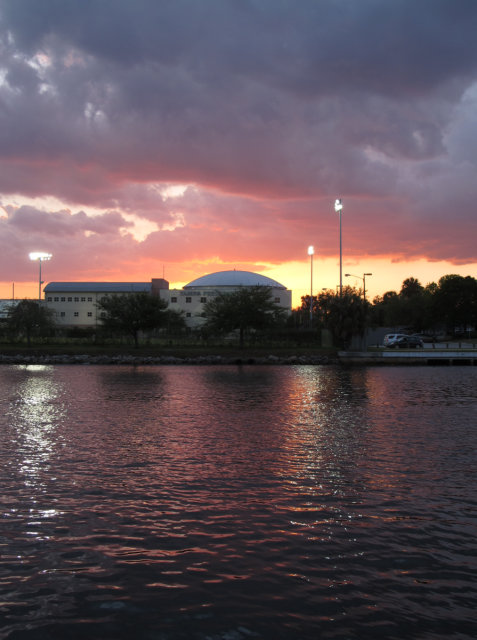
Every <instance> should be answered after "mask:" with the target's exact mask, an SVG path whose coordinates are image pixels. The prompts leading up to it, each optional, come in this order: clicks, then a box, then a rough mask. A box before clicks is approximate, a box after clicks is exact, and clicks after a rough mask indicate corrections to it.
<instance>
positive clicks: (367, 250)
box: [0, 0, 477, 305]
mask: <svg viewBox="0 0 477 640" xmlns="http://www.w3.org/2000/svg"><path fill="white" fill-rule="evenodd" d="M476 28H477V1H476V0H87V1H86V0H62V1H60V2H58V0H0V298H9V297H11V296H12V291H13V289H14V291H15V297H17V298H23V297H30V296H31V297H35V296H36V295H37V294H38V265H37V264H35V263H32V262H31V261H30V260H29V259H28V253H29V252H30V251H47V252H50V253H52V254H53V258H52V260H51V261H50V262H48V263H45V264H44V268H43V279H44V280H45V283H47V282H50V281H88V280H106V281H149V280H150V279H151V278H152V277H163V276H164V277H165V278H166V279H167V280H169V282H170V283H171V286H182V285H184V284H186V283H187V282H189V281H190V280H193V279H195V278H197V277H199V276H201V275H204V274H206V273H210V272H214V271H222V270H228V269H243V270H247V271H256V272H259V273H262V274H264V275H267V276H269V277H272V278H274V279H276V280H279V281H280V282H282V283H283V284H284V285H286V286H287V287H288V288H290V289H293V291H294V304H295V305H298V304H299V301H300V296H301V295H304V294H307V293H309V290H310V260H309V257H308V255H307V248H308V245H310V244H312V245H314V247H315V256H314V273H313V286H314V290H315V293H316V292H317V291H319V290H321V289H322V288H323V287H330V288H335V287H336V285H337V284H338V283H339V220H338V215H337V214H336V213H335V211H334V206H333V205H334V201H335V198H337V197H340V198H342V199H343V214H342V229H343V233H342V240H343V274H344V273H348V272H350V273H353V274H355V275H357V276H362V274H363V273H364V272H372V273H373V276H372V277H367V279H366V285H367V289H368V291H369V296H370V298H372V297H373V296H374V295H376V294H381V293H384V292H385V291H388V290H390V289H394V290H399V289H400V286H401V283H402V281H403V280H404V279H405V278H407V277H409V276H414V277H416V278H419V280H420V281H421V283H422V284H426V283H428V282H431V281H437V280H438V279H439V278H440V277H441V276H442V275H445V274H448V273H460V274H462V275H472V276H474V277H475V276H477V224H476V215H475V211H476V202H477V166H476V165H477V37H476ZM13 283H14V287H13ZM348 283H349V284H352V285H356V286H361V281H360V280H359V279H357V278H344V284H348Z"/></svg>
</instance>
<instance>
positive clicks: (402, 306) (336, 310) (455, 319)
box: [292, 274, 477, 345]
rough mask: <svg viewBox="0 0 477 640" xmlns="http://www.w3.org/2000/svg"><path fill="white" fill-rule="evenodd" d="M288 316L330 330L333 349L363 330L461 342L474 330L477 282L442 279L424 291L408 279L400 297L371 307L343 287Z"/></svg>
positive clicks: (390, 295)
mask: <svg viewBox="0 0 477 640" xmlns="http://www.w3.org/2000/svg"><path fill="white" fill-rule="evenodd" d="M301 301H302V304H301V307H300V308H299V309H297V310H295V311H294V312H293V313H292V315H293V316H294V317H295V322H296V323H301V324H302V325H306V324H307V323H308V324H310V323H311V324H312V325H314V326H315V327H316V326H318V327H322V328H326V329H329V330H330V331H331V332H332V335H333V338H334V340H335V343H336V344H337V345H340V344H343V343H346V342H347V341H349V340H350V339H351V337H352V336H353V335H362V334H363V333H364V331H365V328H366V327H401V328H403V329H406V330H408V331H410V332H413V333H429V334H431V335H432V334H437V333H445V334H446V335H450V336H465V335H469V336H470V335H471V333H472V334H473V333H475V331H476V328H477V280H476V279H475V278H473V277H471V276H460V275H455V274H449V275H445V276H443V277H442V278H440V280H439V281H438V282H437V283H436V282H431V283H430V284H427V285H425V286H423V285H422V284H421V283H420V282H419V280H418V279H416V278H413V277H410V278H407V279H405V280H404V281H403V283H402V286H401V289H400V291H387V292H386V293H384V294H383V295H379V296H376V297H375V298H374V299H373V301H372V302H369V301H367V300H365V299H364V296H363V292H362V290H361V289H356V288H354V287H344V288H343V291H342V295H340V294H339V293H338V292H334V291H331V290H326V291H322V292H321V293H320V294H318V295H317V296H316V297H315V296H314V297H313V308H312V312H311V319H310V296H303V297H302V299H301Z"/></svg>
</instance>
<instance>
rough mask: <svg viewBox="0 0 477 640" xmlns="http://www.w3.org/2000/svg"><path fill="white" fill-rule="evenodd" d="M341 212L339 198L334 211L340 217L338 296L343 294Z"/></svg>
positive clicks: (341, 203)
mask: <svg viewBox="0 0 477 640" xmlns="http://www.w3.org/2000/svg"><path fill="white" fill-rule="evenodd" d="M342 210H343V201H342V200H341V198H336V200H335V211H336V213H338V214H339V216H340V296H341V295H342V293H343V246H342V243H341V211H342Z"/></svg>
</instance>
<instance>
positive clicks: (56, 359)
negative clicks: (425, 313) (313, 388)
mask: <svg viewBox="0 0 477 640" xmlns="http://www.w3.org/2000/svg"><path fill="white" fill-rule="evenodd" d="M336 362H337V360H335V359H333V358H330V357H328V356H323V355H321V356H318V355H307V356H303V355H300V356H284V357H279V356H275V355H268V356H264V357H254V356H250V357H248V356H246V355H244V356H243V357H237V356H220V355H219V356H218V355H210V356H206V355H204V356H195V357H181V358H179V357H176V356H170V355H164V356H135V355H120V354H119V355H114V356H110V355H86V354H85V355H46V354H41V355H35V354H28V355H24V354H17V355H0V365H2V364H25V365H28V364H42V365H63V364H78V365H96V364H103V365H105V364H117V365H133V366H143V365H224V364H229V365H230V364H236V365H243V364H249V365H271V364H272V365H293V364H309V365H319V364H335V363H336Z"/></svg>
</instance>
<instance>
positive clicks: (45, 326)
mask: <svg viewBox="0 0 477 640" xmlns="http://www.w3.org/2000/svg"><path fill="white" fill-rule="evenodd" d="M310 304H311V298H310V296H309V295H307V296H303V297H302V298H301V306H300V307H298V308H297V309H293V310H292V312H291V314H287V312H286V310H285V309H284V308H283V307H281V306H280V305H278V304H276V303H275V302H273V300H272V293H271V289H269V288H268V287H263V286H255V287H243V288H240V289H237V290H236V291H234V292H231V293H220V294H219V295H217V296H216V297H215V298H213V299H212V300H210V301H209V302H207V303H206V304H205V306H204V309H203V316H204V322H203V324H202V325H201V327H200V328H199V329H197V330H196V333H197V336H198V337H200V339H202V340H204V341H207V340H209V339H210V338H215V337H219V336H224V335H229V334H236V336H237V339H238V342H239V344H240V346H244V344H245V341H246V340H249V341H250V339H254V340H256V339H260V338H262V339H267V338H268V339H270V338H271V337H273V338H275V339H282V340H287V341H290V340H299V339H300V336H303V335H306V336H307V337H308V338H309V339H311V340H313V339H315V338H316V336H317V334H318V332H319V331H320V330H322V329H326V330H328V331H329V334H330V335H331V336H332V340H333V344H334V345H335V346H338V347H341V346H343V345H345V344H347V343H349V341H350V340H351V338H352V337H353V336H354V335H363V334H364V332H365V330H366V328H368V327H402V328H406V329H407V330H408V331H412V332H416V333H421V332H429V333H436V332H445V333H447V334H449V335H456V334H457V335H458V334H463V335H466V334H467V335H469V336H470V334H471V332H475V330H476V327H477V280H476V279H475V278H473V277H471V276H466V277H464V276H459V275H454V274H451V275H446V276H443V277H442V278H441V279H440V280H439V281H438V282H437V283H434V282H433V283H430V284H427V285H426V286H423V285H422V284H421V283H420V282H419V280H417V279H416V278H413V277H410V278H407V279H406V280H404V281H403V283H402V286H401V289H400V291H398V292H397V291H387V292H386V293H384V294H383V295H381V296H376V297H375V298H374V299H373V301H372V302H369V301H368V300H365V299H364V295H363V292H362V291H361V290H360V289H357V288H355V287H349V286H346V287H343V289H342V292H341V294H340V293H338V292H335V291H332V290H330V289H327V290H324V291H321V292H320V293H319V294H318V295H317V296H313V299H312V308H311V309H310ZM97 305H98V311H99V323H100V324H99V329H100V330H101V331H102V332H103V333H105V334H109V335H111V336H129V338H130V339H131V340H132V341H133V342H134V344H135V346H138V345H139V339H140V336H141V335H142V334H148V333H149V334H150V333H151V332H155V333H158V332H159V333H162V334H167V335H176V336H177V335H182V334H184V333H186V332H187V331H188V330H187V327H186V323H185V319H184V316H183V313H181V312H177V311H174V310H171V309H169V308H168V305H167V302H166V301H165V300H163V299H162V298H160V297H158V296H156V295H153V294H151V293H147V292H140V293H127V294H113V295H108V296H105V297H104V298H103V299H102V300H101V301H100V302H98V303H97ZM56 330H57V327H56V325H55V319H54V317H53V314H52V312H51V310H49V309H48V308H47V307H46V306H45V305H43V304H39V303H38V302H36V301H33V300H22V301H20V302H18V303H17V304H16V305H12V306H11V308H10V310H9V312H8V316H7V319H6V323H5V331H6V333H7V335H9V336H10V338H11V339H25V340H26V341H27V343H28V344H30V342H31V340H32V338H36V337H41V336H48V335H51V336H52V335H54V334H55V331H56Z"/></svg>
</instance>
